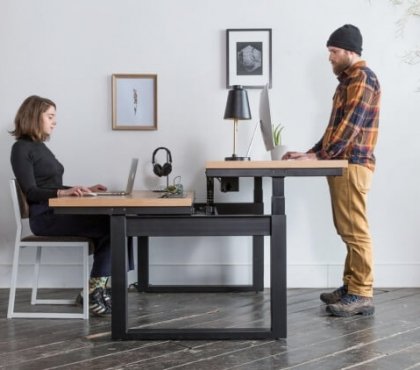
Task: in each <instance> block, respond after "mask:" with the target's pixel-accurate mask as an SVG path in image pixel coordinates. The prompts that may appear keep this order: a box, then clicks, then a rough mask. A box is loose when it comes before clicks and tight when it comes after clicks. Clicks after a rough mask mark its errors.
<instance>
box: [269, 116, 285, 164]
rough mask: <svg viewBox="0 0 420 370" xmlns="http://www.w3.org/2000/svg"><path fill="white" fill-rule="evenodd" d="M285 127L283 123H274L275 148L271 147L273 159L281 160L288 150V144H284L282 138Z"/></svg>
mask: <svg viewBox="0 0 420 370" xmlns="http://www.w3.org/2000/svg"><path fill="white" fill-rule="evenodd" d="M283 129H284V127H283V126H282V125H281V124H278V125H276V126H274V125H273V143H274V148H273V149H271V151H270V153H271V159H272V160H275V161H279V160H280V159H281V157H283V155H284V154H285V153H286V152H287V147H286V145H282V140H281V133H282V131H283Z"/></svg>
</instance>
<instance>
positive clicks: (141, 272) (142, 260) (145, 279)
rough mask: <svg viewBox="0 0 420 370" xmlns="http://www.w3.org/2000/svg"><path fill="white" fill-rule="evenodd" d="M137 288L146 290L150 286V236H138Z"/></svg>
mask: <svg viewBox="0 0 420 370" xmlns="http://www.w3.org/2000/svg"><path fill="white" fill-rule="evenodd" d="M137 245H138V247H137V283H138V285H137V290H138V291H139V292H145V291H146V289H147V288H148V287H149V237H147V236H139V237H138V238H137Z"/></svg>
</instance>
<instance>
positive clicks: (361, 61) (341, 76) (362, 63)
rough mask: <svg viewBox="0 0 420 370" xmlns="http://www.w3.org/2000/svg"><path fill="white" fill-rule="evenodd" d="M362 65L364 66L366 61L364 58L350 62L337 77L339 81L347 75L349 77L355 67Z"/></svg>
mask: <svg viewBox="0 0 420 370" xmlns="http://www.w3.org/2000/svg"><path fill="white" fill-rule="evenodd" d="M362 67H366V62H365V61H364V60H359V61H358V62H356V63H354V64H352V65H351V66H350V67H348V68H346V69H345V70H344V71H343V72H341V73H340V74H339V75H338V76H337V79H338V80H339V81H340V82H343V81H344V80H345V79H346V78H347V77H349V76H350V75H351V74H352V73H353V72H354V71H355V70H356V69H360V68H362Z"/></svg>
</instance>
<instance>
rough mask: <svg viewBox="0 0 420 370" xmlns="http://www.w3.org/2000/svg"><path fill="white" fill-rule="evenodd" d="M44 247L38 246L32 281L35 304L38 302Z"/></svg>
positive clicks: (33, 301)
mask: <svg viewBox="0 0 420 370" xmlns="http://www.w3.org/2000/svg"><path fill="white" fill-rule="evenodd" d="M41 255H42V247H37V248H36V257H35V264H34V277H33V282H32V294H31V304H32V305H34V304H36V303H37V300H36V297H37V295H38V284H39V265H40V263H41Z"/></svg>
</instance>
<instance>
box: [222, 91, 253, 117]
mask: <svg viewBox="0 0 420 370" xmlns="http://www.w3.org/2000/svg"><path fill="white" fill-rule="evenodd" d="M224 118H225V119H234V120H239V119H251V118H252V117H251V110H250V109H249V101H248V93H247V91H246V90H244V89H243V87H242V86H239V85H235V86H233V89H232V90H229V94H228V98H227V102H226V109H225V116H224Z"/></svg>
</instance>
